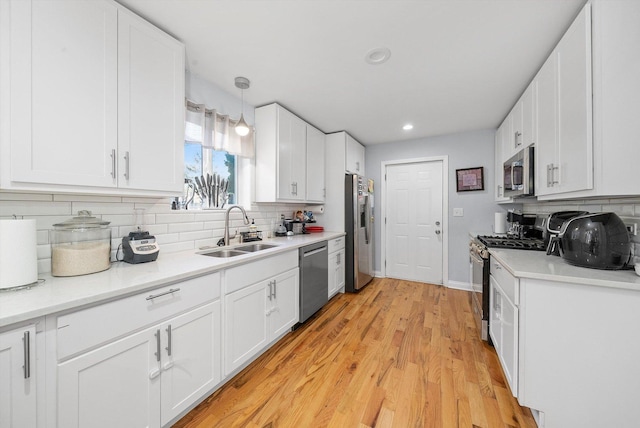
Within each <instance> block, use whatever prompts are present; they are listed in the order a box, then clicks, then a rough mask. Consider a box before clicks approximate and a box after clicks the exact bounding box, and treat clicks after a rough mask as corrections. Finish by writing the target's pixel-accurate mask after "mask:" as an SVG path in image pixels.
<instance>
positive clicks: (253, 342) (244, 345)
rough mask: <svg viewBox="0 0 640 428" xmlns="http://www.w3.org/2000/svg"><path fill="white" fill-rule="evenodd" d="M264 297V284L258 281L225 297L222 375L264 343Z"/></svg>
mask: <svg viewBox="0 0 640 428" xmlns="http://www.w3.org/2000/svg"><path fill="white" fill-rule="evenodd" d="M268 294H269V287H268V281H262V282H259V283H257V284H254V285H251V286H248V287H245V288H243V289H241V290H238V291H235V292H233V293H230V294H228V295H226V296H225V321H226V322H225V335H224V352H225V357H226V358H225V376H226V375H228V374H229V373H231V372H233V370H235V369H237V368H238V367H240V366H241V365H242V364H243V363H245V362H246V361H248V360H249V359H251V357H253V356H254V355H255V354H256V353H257V352H258V351H260V350H261V349H262V348H264V347H265V345H266V344H267V343H268V341H269V336H268V331H267V316H266V313H265V308H266V307H267V295H268Z"/></svg>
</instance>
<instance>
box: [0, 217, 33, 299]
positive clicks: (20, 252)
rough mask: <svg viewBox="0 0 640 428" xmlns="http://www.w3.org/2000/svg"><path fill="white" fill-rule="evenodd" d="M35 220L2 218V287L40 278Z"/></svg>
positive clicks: (0, 237) (0, 268)
mask: <svg viewBox="0 0 640 428" xmlns="http://www.w3.org/2000/svg"><path fill="white" fill-rule="evenodd" d="M36 248H37V240H36V221H35V220H31V219H29V220H0V288H11V287H20V286H22V285H27V284H31V283H33V282H36V281H37V280H38V254H37V251H36Z"/></svg>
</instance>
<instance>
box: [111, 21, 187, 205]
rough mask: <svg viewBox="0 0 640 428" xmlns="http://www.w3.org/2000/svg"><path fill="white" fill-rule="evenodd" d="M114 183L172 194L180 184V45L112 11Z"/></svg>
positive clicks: (182, 114) (179, 188)
mask: <svg viewBox="0 0 640 428" xmlns="http://www.w3.org/2000/svg"><path fill="white" fill-rule="evenodd" d="M118 147H119V150H118V159H119V160H118V164H119V168H118V184H119V186H120V187H124V188H131V189H144V190H158V191H175V192H179V193H182V190H183V184H184V176H183V174H184V172H183V168H184V166H183V163H184V155H183V153H184V46H183V45H182V43H180V42H178V41H177V40H175V39H173V38H172V37H170V36H169V35H167V34H166V33H164V32H162V31H160V30H159V29H158V28H156V27H154V26H153V25H151V24H149V23H148V22H146V21H145V20H143V19H142V18H140V17H138V16H136V15H133V14H132V13H130V12H128V11H126V10H123V9H120V10H119V13H118Z"/></svg>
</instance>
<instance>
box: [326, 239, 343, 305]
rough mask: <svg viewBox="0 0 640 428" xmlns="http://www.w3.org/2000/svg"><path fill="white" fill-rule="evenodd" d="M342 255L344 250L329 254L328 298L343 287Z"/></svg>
mask: <svg viewBox="0 0 640 428" xmlns="http://www.w3.org/2000/svg"><path fill="white" fill-rule="evenodd" d="M344 255H345V250H340V251H336V252H334V253H331V254H329V298H331V297H333V296H334V295H335V294H336V293H337V292H338V291H340V290H341V289H342V287H344V282H345V271H344Z"/></svg>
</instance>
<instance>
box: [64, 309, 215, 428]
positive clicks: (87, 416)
mask: <svg viewBox="0 0 640 428" xmlns="http://www.w3.org/2000/svg"><path fill="white" fill-rule="evenodd" d="M219 319H220V301H216V302H212V303H209V304H207V305H205V306H202V307H200V308H197V309H195V310H193V311H190V312H188V313H186V314H183V315H180V316H178V317H176V318H173V319H171V320H168V321H166V322H164V323H162V324H158V325H156V326H153V327H151V328H147V329H145V330H142V331H140V332H138V333H134V334H132V335H130V336H127V337H125V338H122V339H120V340H117V341H115V342H113V343H110V344H108V345H105V346H102V347H100V348H98V349H95V350H92V351H89V352H87V353H85V354H82V355H80V356H78V357H76V358H73V359H71V360H69V361H65V362H63V363H60V364H59V365H58V426H61V427H62V426H63V427H85V426H91V427H105V428H106V427H114V426H132V427H134V426H146V427H157V426H161V425H165V424H167V423H168V422H170V421H171V420H172V419H173V418H174V417H176V416H178V415H179V414H180V412H181V411H183V410H185V409H187V408H188V407H189V405H191V404H193V403H194V402H195V401H196V400H197V399H199V398H200V397H201V396H202V395H203V394H204V393H205V392H207V391H209V390H210V389H212V388H213V387H214V386H215V385H216V384H217V383H218V382H220V357H219V353H220V349H219V342H218V343H216V338H217V339H218V341H219V337H220V334H219V332H217V331H219Z"/></svg>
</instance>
